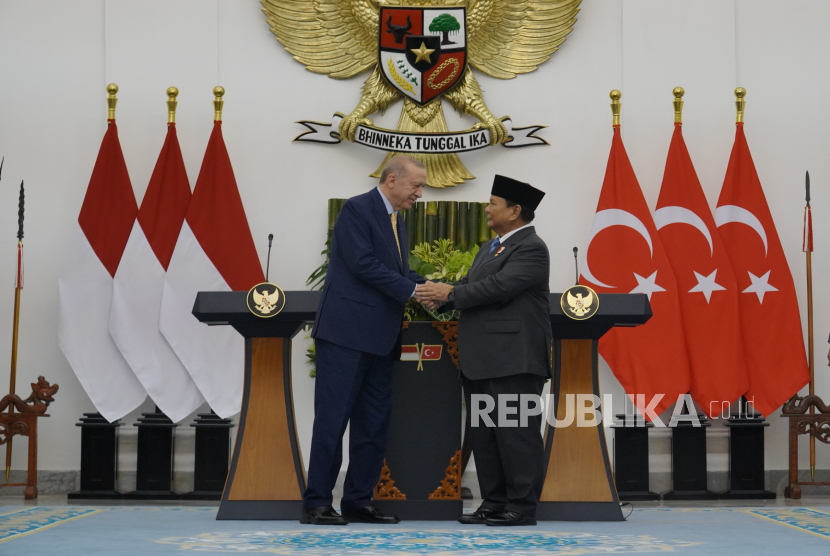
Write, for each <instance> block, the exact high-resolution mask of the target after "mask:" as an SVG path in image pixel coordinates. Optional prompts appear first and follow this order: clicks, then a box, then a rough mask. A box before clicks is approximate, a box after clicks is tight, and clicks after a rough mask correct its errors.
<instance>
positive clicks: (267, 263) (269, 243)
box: [265, 234, 274, 282]
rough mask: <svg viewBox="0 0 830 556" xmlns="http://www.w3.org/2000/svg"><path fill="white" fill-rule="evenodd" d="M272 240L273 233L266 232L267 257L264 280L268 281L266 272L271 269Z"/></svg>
mask: <svg viewBox="0 0 830 556" xmlns="http://www.w3.org/2000/svg"><path fill="white" fill-rule="evenodd" d="M272 241H274V234H268V259H267V260H266V262H265V281H266V282H267V281H268V272H269V271H270V270H271V242H272Z"/></svg>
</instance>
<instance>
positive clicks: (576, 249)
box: [574, 247, 579, 286]
mask: <svg viewBox="0 0 830 556" xmlns="http://www.w3.org/2000/svg"><path fill="white" fill-rule="evenodd" d="M577 251H579V249H578V248H576V247H574V268H575V269H576V282H575V285H577V286H578V285H579V262H578V261H577V259H576V253H577Z"/></svg>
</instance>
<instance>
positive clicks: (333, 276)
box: [311, 189, 424, 355]
mask: <svg viewBox="0 0 830 556" xmlns="http://www.w3.org/2000/svg"><path fill="white" fill-rule="evenodd" d="M398 237H399V238H400V242H401V253H402V254H403V260H401V257H400V256H399V255H398V248H397V247H396V246H395V236H394V234H393V232H392V224H391V223H390V221H389V214H388V213H387V212H386V206H385V205H384V203H383V199H381V193H380V191H378V190H377V189H372V190H371V191H369V192H368V193H363V194H362V195H358V196H356V197H352V198H351V199H349V200H348V201H346V203H345V204H344V205H343V209H342V210H341V211H340V215H339V216H338V217H337V222H336V223H335V224H334V235H333V237H332V240H331V251H330V255H329V267H328V271H327V272H326V281H325V283H324V285H323V295H322V297H321V298H320V305H319V307H317V317H316V318H315V320H314V328H313V330H312V332H311V336H312V337H313V338H321V339H323V340H327V341H329V342H332V343H334V344H337V345H340V346H344V347H347V348H350V349H354V350H358V351H363V352H367V353H371V354H373V355H386V354H388V353H390V352H391V351H392V350H393V349H399V348H400V342H399V338H400V332H401V324H402V322H403V313H404V305H405V304H406V302H407V300H408V299H409V298H410V297H411V296H412V292H413V291H414V290H415V284H416V283H422V282H424V279H423V278H422V277H421V276H420V275H419V274H418V273H416V272H414V271H411V270H409V257H408V256H407V242H406V225H405V224H404V220H403V218H401V216H400V214H398Z"/></svg>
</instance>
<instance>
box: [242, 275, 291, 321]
mask: <svg viewBox="0 0 830 556" xmlns="http://www.w3.org/2000/svg"><path fill="white" fill-rule="evenodd" d="M246 301H247V304H248V309H249V310H250V311H251V312H252V313H253V314H255V315H256V316H258V317H265V318H268V317H273V316H275V315H276V314H277V313H279V312H280V311H282V309H283V307H285V294H284V293H283V291H282V290H281V289H280V287H279V286H277V285H276V284H272V283H270V282H263V283H262V284H257V285H256V286H254V287H253V288H251V289H250V290H249V291H248V296H247V299H246Z"/></svg>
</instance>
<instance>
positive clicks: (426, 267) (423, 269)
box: [418, 263, 437, 276]
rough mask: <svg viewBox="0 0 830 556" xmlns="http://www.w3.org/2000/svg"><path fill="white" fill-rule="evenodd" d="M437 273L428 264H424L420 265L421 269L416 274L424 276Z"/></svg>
mask: <svg viewBox="0 0 830 556" xmlns="http://www.w3.org/2000/svg"><path fill="white" fill-rule="evenodd" d="M436 272H437V270H436V268H435V267H434V266H432V265H431V264H429V263H424V264H422V265H421V269H420V270H419V271H418V274H420V275H421V276H426V275H427V274H435V273H436Z"/></svg>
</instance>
